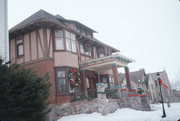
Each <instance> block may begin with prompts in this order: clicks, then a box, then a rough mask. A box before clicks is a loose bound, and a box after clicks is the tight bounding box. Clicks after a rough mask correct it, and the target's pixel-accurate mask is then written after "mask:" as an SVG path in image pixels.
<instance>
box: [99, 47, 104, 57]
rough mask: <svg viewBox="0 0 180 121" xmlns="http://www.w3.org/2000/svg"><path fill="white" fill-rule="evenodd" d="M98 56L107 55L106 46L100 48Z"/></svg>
mask: <svg viewBox="0 0 180 121" xmlns="http://www.w3.org/2000/svg"><path fill="white" fill-rule="evenodd" d="M98 56H99V58H101V57H104V56H105V51H104V48H98Z"/></svg>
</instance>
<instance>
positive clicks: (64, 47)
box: [54, 29, 66, 51]
mask: <svg viewBox="0 0 180 121" xmlns="http://www.w3.org/2000/svg"><path fill="white" fill-rule="evenodd" d="M56 31H61V32H62V37H56V34H55V33H56ZM56 38H62V40H63V49H57V48H56ZM54 44H55V45H54V50H55V51H62V50H65V49H66V46H65V45H66V43H65V38H64V30H62V29H60V30H54Z"/></svg>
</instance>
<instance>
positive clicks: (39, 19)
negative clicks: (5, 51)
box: [9, 9, 119, 51]
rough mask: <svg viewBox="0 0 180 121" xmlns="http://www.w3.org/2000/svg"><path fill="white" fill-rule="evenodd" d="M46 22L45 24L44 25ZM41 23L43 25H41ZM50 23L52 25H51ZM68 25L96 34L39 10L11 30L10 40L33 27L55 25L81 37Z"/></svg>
mask: <svg viewBox="0 0 180 121" xmlns="http://www.w3.org/2000/svg"><path fill="white" fill-rule="evenodd" d="M43 22H44V23H43ZM40 23H41V24H40ZM49 23H50V24H49ZM68 23H73V24H75V25H77V26H80V27H81V28H85V29H86V30H89V31H92V32H96V31H95V30H93V29H91V28H89V27H87V26H85V25H83V24H82V23H80V22H78V21H74V20H68V19H65V18H64V17H62V16H60V15H56V16H55V15H52V14H50V13H48V12H46V11H44V10H42V9H41V10H39V11H37V12H36V13H34V14H33V15H31V16H30V17H28V18H26V19H25V20H24V21H22V22H20V23H19V24H17V25H16V26H14V27H13V28H11V29H10V30H9V34H10V36H9V38H10V39H11V38H14V37H16V36H17V35H20V34H23V33H25V30H26V31H30V30H31V31H32V28H33V26H34V27H36V28H37V26H41V27H42V26H44V25H46V26H51V25H53V26H54V27H56V28H58V27H62V28H64V29H67V30H69V31H72V32H74V33H76V34H79V35H80V36H81V35H82V34H81V32H79V31H77V30H76V29H75V28H73V27H71V26H70V25H69V24H68ZM83 37H85V38H87V39H89V40H91V41H94V42H96V43H98V44H101V45H103V46H107V47H110V48H111V49H112V50H114V51H119V50H118V49H116V48H113V47H111V46H109V45H106V44H104V43H103V42H101V41H99V40H97V39H95V38H89V37H87V36H84V35H83Z"/></svg>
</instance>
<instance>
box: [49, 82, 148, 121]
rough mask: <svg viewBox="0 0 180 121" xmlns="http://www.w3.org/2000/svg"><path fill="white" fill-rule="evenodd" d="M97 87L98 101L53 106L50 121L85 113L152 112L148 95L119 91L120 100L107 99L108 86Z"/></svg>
mask: <svg viewBox="0 0 180 121" xmlns="http://www.w3.org/2000/svg"><path fill="white" fill-rule="evenodd" d="M96 86H97V98H96V99H94V100H91V101H88V100H84V101H78V102H72V103H64V104H62V105H53V106H52V110H51V112H50V113H49V116H48V121H56V120H57V119H59V118H61V117H63V116H68V115H74V114H83V113H86V114H87V113H93V112H98V113H101V114H102V115H107V114H109V113H113V112H115V111H116V110H117V109H119V108H132V109H135V110H143V111H149V110H151V109H150V104H149V99H148V95H140V94H136V91H135V90H130V91H129V90H128V89H119V90H118V92H117V94H118V95H119V99H107V98H106V93H105V88H106V87H107V85H106V84H103V83H98V84H97V85H96ZM117 94H116V95H117Z"/></svg>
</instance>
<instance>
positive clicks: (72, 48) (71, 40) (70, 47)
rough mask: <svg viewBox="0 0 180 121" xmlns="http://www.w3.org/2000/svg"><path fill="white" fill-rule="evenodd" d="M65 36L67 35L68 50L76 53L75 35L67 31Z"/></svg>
mask: <svg viewBox="0 0 180 121" xmlns="http://www.w3.org/2000/svg"><path fill="white" fill-rule="evenodd" d="M65 35H66V49H67V50H69V51H72V52H76V36H75V34H73V33H70V32H68V31H65Z"/></svg>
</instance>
